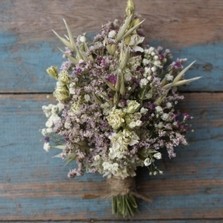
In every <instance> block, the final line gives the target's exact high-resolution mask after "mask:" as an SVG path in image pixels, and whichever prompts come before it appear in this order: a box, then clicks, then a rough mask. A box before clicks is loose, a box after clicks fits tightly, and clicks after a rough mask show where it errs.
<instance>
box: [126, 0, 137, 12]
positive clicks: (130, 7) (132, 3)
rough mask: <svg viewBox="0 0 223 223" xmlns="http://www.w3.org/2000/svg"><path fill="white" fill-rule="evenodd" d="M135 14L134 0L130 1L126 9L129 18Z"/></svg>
mask: <svg viewBox="0 0 223 223" xmlns="http://www.w3.org/2000/svg"><path fill="white" fill-rule="evenodd" d="M134 12H135V4H134V2H133V0H128V2H127V7H126V15H127V16H130V15H133V14H134Z"/></svg>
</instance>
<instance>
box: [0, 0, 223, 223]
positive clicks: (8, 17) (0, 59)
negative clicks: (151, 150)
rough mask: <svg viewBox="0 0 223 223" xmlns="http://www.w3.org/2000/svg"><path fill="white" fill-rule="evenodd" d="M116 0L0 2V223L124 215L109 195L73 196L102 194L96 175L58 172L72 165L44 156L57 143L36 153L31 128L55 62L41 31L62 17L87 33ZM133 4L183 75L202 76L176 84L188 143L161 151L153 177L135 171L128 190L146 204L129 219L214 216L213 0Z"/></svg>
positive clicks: (221, 53)
mask: <svg viewBox="0 0 223 223" xmlns="http://www.w3.org/2000/svg"><path fill="white" fill-rule="evenodd" d="M125 2H126V1H125V0H106V1H104V0H66V1H62V0H50V1H49V0H48V1H46V0H0V67H1V69H0V76H1V81H0V126H1V134H0V169H1V171H0V222H6V221H11V222H20V223H23V222H28V221H29V222H35V221H37V222H49V221H57V222H64V223H65V222H66V223H68V222H76V223H81V222H100V223H105V222H110V223H115V222H119V223H121V222H124V220H123V219H119V218H115V217H114V216H112V215H111V207H110V201H109V200H100V199H95V200H85V199H82V196H83V195H84V194H86V193H92V192H95V193H100V192H102V191H103V190H104V187H105V182H104V179H103V178H102V177H101V176H99V175H93V174H86V175H85V176H83V177H79V178H76V179H74V180H69V179H67V177H66V175H67V172H68V171H69V169H71V168H72V167H73V164H70V165H64V163H63V161H61V160H60V159H56V158H52V157H53V156H54V155H56V154H57V151H51V152H50V153H45V152H44V151H43V149H42V144H43V142H42V136H41V134H40V132H39V129H41V128H42V127H43V125H44V122H45V118H44V116H43V114H42V112H41V106H42V105H43V104H47V103H49V101H50V102H52V101H53V100H52V97H51V96H50V97H49V98H47V95H46V94H45V93H50V92H52V91H53V89H54V86H55V82H54V81H53V80H52V79H50V78H49V77H48V76H47V75H46V74H45V69H46V68H47V67H48V66H50V65H53V64H54V65H57V66H60V64H61V61H62V59H61V55H60V53H59V52H58V51H57V46H60V44H59V41H58V40H57V39H56V37H55V36H54V35H53V34H52V32H51V29H55V30H56V31H58V32H59V33H61V34H63V33H65V28H64V26H63V24H62V18H65V19H66V20H67V21H68V23H69V25H70V26H71V28H72V30H73V34H74V35H78V34H80V33H83V32H88V33H89V35H90V36H92V35H93V33H95V32H97V31H99V29H100V27H101V25H102V24H103V23H105V22H107V21H108V20H113V19H114V18H116V17H118V18H120V19H121V18H122V16H123V11H124V8H125ZM135 3H136V6H137V11H138V13H139V14H141V15H142V17H143V18H145V19H146V21H145V23H144V28H145V34H146V36H147V37H148V39H147V41H148V43H149V44H152V45H155V46H157V45H162V46H164V47H166V48H170V49H171V50H172V51H173V54H174V57H175V58H177V57H187V58H188V60H189V61H188V63H189V62H191V61H193V60H196V61H197V62H196V64H195V66H194V67H193V69H191V70H190V71H189V72H188V74H187V76H188V77H194V76H202V79H201V80H199V81H197V82H194V83H192V84H191V85H189V86H186V87H184V88H182V89H181V91H186V92H188V93H185V96H186V100H185V101H184V102H182V103H181V104H180V105H179V107H180V108H181V109H182V110H183V111H185V112H189V113H190V114H192V115H193V116H194V117H195V118H194V120H192V124H193V127H194V129H195V132H194V133H190V134H189V135H188V138H189V141H190V145H189V146H188V147H181V148H178V149H177V157H176V158H175V159H173V160H169V159H168V158H167V157H164V159H163V161H162V162H160V168H161V169H162V170H163V171H164V175H162V176H156V177H150V176H148V174H147V172H146V171H145V170H144V169H139V171H138V176H137V182H138V184H137V185H138V190H140V191H142V192H144V193H146V194H148V195H149V196H150V197H151V198H152V199H153V202H152V203H149V204H148V203H145V202H140V212H139V213H138V214H137V215H136V216H135V218H134V219H132V220H131V221H130V222H141V223H146V222H148V223H220V222H223V189H222V188H223V171H222V169H223V162H222V157H223V149H222V146H223V119H222V117H223V84H222V81H223V13H222V11H223V1H222V0H196V1H194V0H168V1H166V0H156V1H154V0H135ZM189 92H192V93H189ZM193 92H194V93H193ZM205 92H206V93H205ZM211 92H212V93H211ZM23 93H25V94H23ZM34 93H35V94H34ZM39 93H41V94H39ZM14 94H15V95H14Z"/></svg>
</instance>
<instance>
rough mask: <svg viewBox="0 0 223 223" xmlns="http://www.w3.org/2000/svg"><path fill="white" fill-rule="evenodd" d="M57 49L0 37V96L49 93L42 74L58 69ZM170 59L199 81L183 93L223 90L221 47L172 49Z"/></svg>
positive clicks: (51, 83)
mask: <svg viewBox="0 0 223 223" xmlns="http://www.w3.org/2000/svg"><path fill="white" fill-rule="evenodd" d="M57 46H61V45H60V43H59V41H58V40H57V39H56V37H55V41H54V42H52V41H49V42H46V41H32V40H30V42H28V43H26V44H22V43H20V42H19V40H18V38H17V36H16V34H14V33H9V32H2V33H0V58H1V60H0V66H1V71H0V74H1V78H2V80H4V81H1V82H0V92H52V91H53V89H54V85H55V82H54V81H53V80H52V79H51V78H49V77H48V76H47V75H46V73H45V70H46V68H47V67H49V66H50V65H57V66H60V64H61V62H62V57H61V53H60V52H59V51H58V50H57ZM173 54H174V57H175V58H177V57H183V58H184V57H187V58H188V60H189V62H191V61H193V60H196V61H197V63H196V65H195V66H194V68H193V70H191V71H190V72H188V74H187V76H188V78H189V77H194V76H202V77H203V78H202V79H201V80H199V81H197V82H194V83H192V84H191V85H189V86H187V87H184V88H182V90H185V91H222V90H223V84H222V80H223V62H222V61H223V44H222V43H213V44H205V45H195V46H191V47H187V48H181V49H178V50H177V49H173Z"/></svg>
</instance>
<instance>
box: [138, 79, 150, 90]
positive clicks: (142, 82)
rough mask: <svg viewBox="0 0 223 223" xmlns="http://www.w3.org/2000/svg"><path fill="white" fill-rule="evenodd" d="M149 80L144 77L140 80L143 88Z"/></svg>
mask: <svg viewBox="0 0 223 223" xmlns="http://www.w3.org/2000/svg"><path fill="white" fill-rule="evenodd" d="M148 82H149V81H148V80H147V79H146V78H143V79H141V80H140V87H141V88H143V87H144V86H146V85H147V84H148Z"/></svg>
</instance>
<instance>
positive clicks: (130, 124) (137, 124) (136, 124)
mask: <svg viewBox="0 0 223 223" xmlns="http://www.w3.org/2000/svg"><path fill="white" fill-rule="evenodd" d="M141 125H142V121H141V120H137V121H132V122H130V123H129V124H128V126H129V127H130V128H131V129H133V128H135V127H139V126H141Z"/></svg>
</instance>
